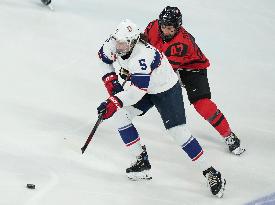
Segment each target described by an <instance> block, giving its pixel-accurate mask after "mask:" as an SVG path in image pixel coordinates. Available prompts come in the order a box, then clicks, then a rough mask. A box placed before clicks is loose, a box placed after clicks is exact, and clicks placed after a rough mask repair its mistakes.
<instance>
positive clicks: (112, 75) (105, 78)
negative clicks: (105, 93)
mask: <svg viewBox="0 0 275 205" xmlns="http://www.w3.org/2000/svg"><path fill="white" fill-rule="evenodd" d="M117 79H118V77H117V75H116V73H115V72H111V73H107V74H106V75H104V76H103V77H102V81H103V82H104V84H106V83H109V82H111V81H113V80H117Z"/></svg>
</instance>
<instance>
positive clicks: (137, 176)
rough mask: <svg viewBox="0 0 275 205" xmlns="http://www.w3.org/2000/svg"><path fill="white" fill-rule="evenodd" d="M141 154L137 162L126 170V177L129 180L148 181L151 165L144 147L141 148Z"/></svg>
mask: <svg viewBox="0 0 275 205" xmlns="http://www.w3.org/2000/svg"><path fill="white" fill-rule="evenodd" d="M142 149H143V152H142V153H141V154H140V155H139V156H138V157H137V160H136V161H135V162H134V163H133V164H132V165H131V167H129V168H127V169H126V175H127V177H128V178H129V179H131V180H134V181H137V180H141V179H146V180H150V179H152V177H151V176H150V169H151V164H150V162H149V160H148V155H147V152H146V147H145V146H142Z"/></svg>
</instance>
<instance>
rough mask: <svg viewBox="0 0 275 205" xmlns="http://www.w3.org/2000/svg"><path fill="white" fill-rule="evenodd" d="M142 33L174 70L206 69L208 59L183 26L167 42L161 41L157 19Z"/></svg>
mask: <svg viewBox="0 0 275 205" xmlns="http://www.w3.org/2000/svg"><path fill="white" fill-rule="evenodd" d="M144 34H145V35H146V36H147V38H148V41H149V43H150V44H151V45H153V46H154V47H156V48H157V49H158V50H160V51H161V52H163V53H164V54H165V55H166V56H167V58H168V60H169V62H170V64H171V65H172V67H173V69H174V70H178V69H206V68H207V67H209V65H210V63H209V60H208V59H207V58H206V57H205V55H204V54H203V53H202V52H201V50H200V48H199V47H198V45H197V44H196V43H195V39H194V37H193V36H192V35H191V34H189V33H188V32H187V31H186V30H185V29H184V28H183V27H181V28H180V29H179V32H178V33H177V34H176V36H174V38H173V39H172V40H171V41H169V42H163V40H162V38H161V36H160V31H159V25H158V20H154V21H152V22H150V23H149V24H148V26H147V27H146V29H145V31H144Z"/></svg>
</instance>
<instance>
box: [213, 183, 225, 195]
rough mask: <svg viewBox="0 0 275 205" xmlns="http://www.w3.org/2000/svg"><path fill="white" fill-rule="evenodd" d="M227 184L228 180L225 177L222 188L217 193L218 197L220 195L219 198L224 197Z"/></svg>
mask: <svg viewBox="0 0 275 205" xmlns="http://www.w3.org/2000/svg"><path fill="white" fill-rule="evenodd" d="M225 184H226V180H225V179H223V183H222V187H221V190H220V191H219V192H218V193H217V194H216V195H215V196H216V197H218V198H222V197H223V194H224V190H225Z"/></svg>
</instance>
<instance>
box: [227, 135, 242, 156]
mask: <svg viewBox="0 0 275 205" xmlns="http://www.w3.org/2000/svg"><path fill="white" fill-rule="evenodd" d="M225 143H226V144H227V145H228V148H229V151H230V152H232V153H233V154H235V155H241V154H242V153H243V152H244V151H245V149H244V148H241V147H240V139H239V138H238V137H237V136H236V135H235V134H234V133H233V132H231V133H230V135H229V136H228V137H226V138H225Z"/></svg>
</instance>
